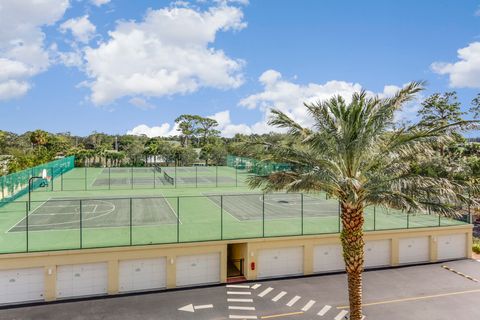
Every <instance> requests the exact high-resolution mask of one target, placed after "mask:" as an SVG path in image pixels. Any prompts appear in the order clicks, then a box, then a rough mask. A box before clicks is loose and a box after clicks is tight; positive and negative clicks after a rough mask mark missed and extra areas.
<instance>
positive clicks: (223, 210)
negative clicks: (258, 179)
mask: <svg viewBox="0 0 480 320" xmlns="http://www.w3.org/2000/svg"><path fill="white" fill-rule="evenodd" d="M202 195H203V194H202ZM216 196H218V197H220V196H223V194H219V195H216ZM205 197H206V198H207V199H208V200H210V201H211V202H213V203H214V204H215V205H216V206H217V207H218V208H219V209H220V210H222V213H225V212H226V213H227V214H229V215H230V216H231V217H232V218H233V219H235V220H237V221H238V222H242V220H240V219H238V218H237V217H235V216H234V215H233V214H231V213H230V212H228V211H227V210H225V208H222V206H220V205H219V204H218V203H217V202H215V201H213V200H212V199H210V197H213V195H210V196H208V195H206V196H205ZM255 319H256V318H255Z"/></svg>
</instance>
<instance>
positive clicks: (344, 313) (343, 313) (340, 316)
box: [334, 310, 348, 320]
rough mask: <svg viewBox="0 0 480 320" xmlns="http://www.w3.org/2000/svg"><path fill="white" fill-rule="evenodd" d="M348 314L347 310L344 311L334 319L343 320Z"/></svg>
mask: <svg viewBox="0 0 480 320" xmlns="http://www.w3.org/2000/svg"><path fill="white" fill-rule="evenodd" d="M347 313H348V311H347V310H342V311H340V313H339V314H337V316H336V317H335V318H334V319H335V320H341V319H343V318H344V317H345V315H346V314H347Z"/></svg>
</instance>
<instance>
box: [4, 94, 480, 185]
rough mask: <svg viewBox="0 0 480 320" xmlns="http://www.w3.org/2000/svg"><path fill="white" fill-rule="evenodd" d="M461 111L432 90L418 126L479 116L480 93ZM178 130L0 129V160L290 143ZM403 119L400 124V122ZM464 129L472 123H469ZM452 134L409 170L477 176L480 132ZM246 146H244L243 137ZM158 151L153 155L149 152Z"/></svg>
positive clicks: (141, 158)
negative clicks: (159, 133) (160, 133)
mask: <svg viewBox="0 0 480 320" xmlns="http://www.w3.org/2000/svg"><path fill="white" fill-rule="evenodd" d="M471 105H472V106H471V108H470V109H469V112H468V113H466V112H463V111H462V109H461V104H460V103H459V101H458V99H457V95H456V93H455V92H445V93H435V94H433V95H431V96H429V97H427V98H426V99H425V100H424V101H423V102H422V103H421V106H420V109H419V111H418V114H417V116H418V121H419V123H420V124H421V125H422V126H426V127H428V126H434V125H436V124H439V123H442V124H448V123H454V122H458V121H462V120H464V119H465V118H466V117H467V116H468V117H470V118H478V117H479V116H480V95H479V96H477V97H476V98H475V99H474V100H473V101H472V104H471ZM175 122H176V123H177V127H178V131H179V135H178V136H171V137H157V138H148V137H147V136H144V135H141V136H136V135H112V134H106V133H101V132H93V133H92V134H90V135H88V136H86V137H82V136H77V135H72V134H70V133H68V132H66V133H50V132H46V131H43V130H40V129H38V130H35V131H29V132H25V133H22V134H16V133H12V132H7V131H1V130H0V164H2V163H3V164H4V167H5V168H4V170H3V171H2V170H1V166H0V174H7V173H12V172H16V171H19V170H23V169H26V168H29V167H32V166H35V165H38V164H41V163H45V162H49V161H52V160H54V159H56V158H58V157H63V156H70V155H74V156H75V158H76V165H77V166H112V167H113V166H149V165H154V163H155V162H158V161H161V162H162V165H178V166H181V165H182V166H188V165H192V164H194V163H198V162H202V163H204V164H206V165H224V164H225V159H226V155H227V154H228V153H231V154H236V155H240V156H249V157H254V158H257V159H261V158H262V156H263V154H264V153H265V151H266V150H265V148H266V147H265V146H264V145H263V146H252V145H251V144H248V142H249V141H258V140H262V141H264V142H267V143H268V144H270V145H272V146H273V145H275V144H277V143H278V142H280V141H284V142H285V143H293V142H292V141H291V139H290V137H289V136H288V134H282V133H268V134H263V135H256V134H253V135H243V134H237V135H236V136H234V137H233V138H225V137H221V136H220V131H219V130H218V122H217V121H216V120H214V119H211V118H205V117H201V116H199V115H191V114H182V115H180V116H179V117H178V118H177V119H175ZM401 125H402V124H398V126H401ZM461 129H464V130H468V129H472V128H469V127H468V125H467V126H464V127H463V128H461ZM451 134H452V136H453V137H454V139H453V140H452V141H451V142H449V143H448V144H446V145H443V146H441V148H439V150H438V154H436V155H435V156H434V158H433V160H434V161H431V162H429V163H428V165H427V164H419V163H417V164H412V168H413V170H416V172H418V173H424V174H429V175H437V176H446V175H452V174H454V175H470V176H480V138H470V139H466V138H464V137H463V130H459V129H457V130H456V131H453V132H452V133H451ZM246 142H247V144H248V145H249V147H245V143H246ZM153 157H156V158H153Z"/></svg>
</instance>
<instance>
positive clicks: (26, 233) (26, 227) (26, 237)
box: [25, 201, 28, 252]
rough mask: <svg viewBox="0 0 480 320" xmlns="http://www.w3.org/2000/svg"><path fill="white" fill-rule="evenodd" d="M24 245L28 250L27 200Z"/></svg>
mask: <svg viewBox="0 0 480 320" xmlns="http://www.w3.org/2000/svg"><path fill="white" fill-rule="evenodd" d="M25 242H26V243H25V245H26V252H28V202H27V201H25Z"/></svg>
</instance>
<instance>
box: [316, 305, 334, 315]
mask: <svg viewBox="0 0 480 320" xmlns="http://www.w3.org/2000/svg"><path fill="white" fill-rule="evenodd" d="M330 309H332V306H329V305H328V304H327V305H326V306H324V307H323V308H322V310H320V311H319V312H318V313H317V315H319V316H324V315H325V313H327V312H328V310H330Z"/></svg>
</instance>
